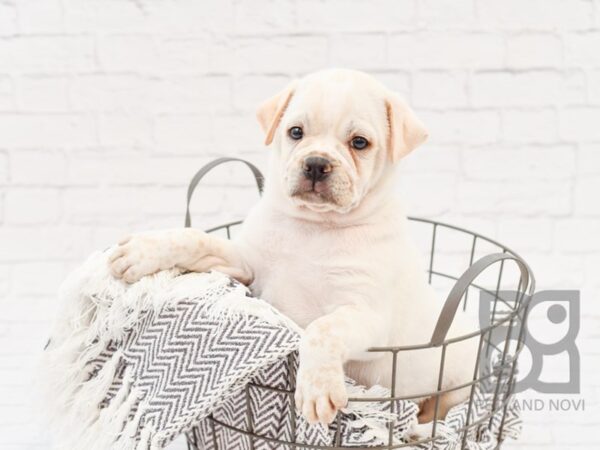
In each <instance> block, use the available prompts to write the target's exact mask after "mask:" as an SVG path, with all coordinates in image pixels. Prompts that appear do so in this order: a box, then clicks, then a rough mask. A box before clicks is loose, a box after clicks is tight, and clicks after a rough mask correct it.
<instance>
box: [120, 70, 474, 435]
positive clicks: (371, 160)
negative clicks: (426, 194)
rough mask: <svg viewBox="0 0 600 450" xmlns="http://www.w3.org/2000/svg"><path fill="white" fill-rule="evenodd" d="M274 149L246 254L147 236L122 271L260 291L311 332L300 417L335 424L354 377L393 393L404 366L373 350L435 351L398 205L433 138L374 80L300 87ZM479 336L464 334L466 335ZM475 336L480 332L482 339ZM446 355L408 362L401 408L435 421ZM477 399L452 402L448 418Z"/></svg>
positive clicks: (286, 101)
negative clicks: (412, 160)
mask: <svg viewBox="0 0 600 450" xmlns="http://www.w3.org/2000/svg"><path fill="white" fill-rule="evenodd" d="M257 116H258V121H259V123H260V125H261V127H262V130H263V131H264V133H265V136H266V139H265V142H266V145H270V146H272V147H273V149H272V150H271V151H272V153H271V156H272V157H271V161H270V165H269V169H268V176H267V183H266V187H265V191H264V195H263V197H262V198H261V200H260V201H259V203H258V204H257V205H256V206H255V207H254V208H253V209H252V211H251V212H250V214H249V215H248V217H247V219H246V220H245V222H244V224H243V226H242V229H241V232H240V233H239V235H238V236H237V237H236V239H235V240H234V241H227V240H224V239H221V238H219V237H216V236H212V235H210V234H206V233H204V232H202V231H199V230H193V229H180V230H170V231H158V232H148V233H142V234H136V235H133V236H131V237H129V238H127V239H125V240H123V241H121V242H120V245H119V246H118V247H117V249H116V250H115V252H114V254H113V255H112V257H111V269H112V273H113V274H114V275H115V276H116V277H119V278H122V279H123V280H125V281H127V282H129V283H133V282H135V281H137V280H139V279H140V278H141V277H143V276H145V275H149V274H152V273H154V272H157V271H159V270H162V269H168V268H172V267H179V268H182V269H184V270H188V271H196V272H204V271H209V270H213V269H214V270H218V271H221V272H224V273H226V274H229V275H231V276H232V277H235V278H236V279H238V280H240V281H241V282H243V283H245V284H247V285H249V286H250V287H251V289H252V291H253V293H254V294H256V295H257V296H260V297H261V298H263V299H265V300H267V301H269V302H270V303H272V304H273V305H274V306H275V307H276V308H278V309H279V310H280V311H281V312H283V313H284V314H286V315H288V316H289V317H291V318H292V319H293V320H295V321H296V322H297V323H298V324H299V325H300V326H302V327H303V328H304V329H305V333H304V336H303V338H302V341H301V346H300V366H299V370H298V374H297V385H296V393H295V399H296V405H297V407H298V408H299V410H300V411H301V412H302V414H303V415H304V416H305V417H306V418H307V419H308V420H309V421H310V422H317V421H319V422H321V423H324V424H328V423H330V422H331V421H332V420H333V419H334V417H335V415H336V413H337V411H338V409H340V408H341V407H343V406H345V405H346V403H347V401H348V397H347V393H346V389H345V386H344V369H345V372H346V373H347V374H348V375H349V376H350V377H352V378H354V379H355V380H357V381H358V382H360V383H362V384H365V385H373V384H375V383H380V384H383V385H387V386H391V385H392V380H391V373H392V370H391V366H392V360H391V354H389V353H381V352H380V353H376V352H367V349H368V348H370V347H380V346H404V345H413V344H425V343H427V342H428V341H429V339H430V338H431V335H432V333H433V329H434V326H435V323H436V320H437V317H438V314H439V311H440V310H441V303H442V302H441V300H440V299H439V298H437V297H436V295H434V292H433V290H432V288H431V287H430V286H429V284H428V283H427V280H426V277H425V272H424V270H423V266H422V264H421V261H420V257H419V253H418V251H417V249H416V247H415V246H414V245H413V243H412V242H411V240H410V238H409V234H408V230H407V220H406V217H405V215H404V212H403V209H402V207H401V205H400V204H399V202H398V201H397V200H396V199H395V197H394V195H393V193H392V191H393V174H394V169H395V166H396V164H397V163H398V161H399V160H400V159H401V158H403V157H404V156H406V155H407V154H408V153H410V152H411V151H412V150H414V149H415V148H416V147H418V146H419V145H420V144H421V143H423V142H424V141H425V139H426V138H427V131H426V130H425V127H424V126H423V124H422V123H421V122H420V121H419V120H418V119H417V117H416V116H415V114H414V113H413V112H412V111H411V109H409V108H408V106H407V105H406V104H405V103H404V102H403V101H402V100H401V99H400V98H399V97H398V96H397V95H396V94H394V93H392V92H390V91H389V90H388V89H386V88H385V87H384V86H383V85H381V84H380V83H379V82H377V81H376V80H375V79H373V78H371V77H370V76H368V75H366V74H364V73H360V72H355V71H350V70H327V71H322V72H317V73H314V74H311V75H308V76H306V77H305V78H303V79H301V80H298V81H295V82H292V83H291V84H290V85H289V86H288V87H287V88H285V89H284V90H283V91H282V92H280V93H278V94H277V95H275V96H274V97H272V98H270V99H268V100H267V101H265V102H264V103H263V104H262V105H261V106H260V107H259V109H258V113H257ZM464 331H465V326H464V324H462V323H458V324H455V326H454V334H462V332H464ZM469 331H470V330H469ZM473 344H474V342H469V341H465V342H462V343H459V344H453V345H451V346H449V347H448V351H447V354H446V357H445V366H444V372H443V373H444V376H443V383H442V387H443V388H450V387H455V386H459V385H460V384H462V383H465V382H468V381H470V379H471V377H472V375H473V365H469V364H467V362H471V361H473V362H474V359H475V358H474V349H473ZM439 366H440V348H434V349H426V350H415V351H410V352H400V353H398V355H397V367H398V370H397V371H396V373H397V376H396V380H395V393H396V395H397V396H401V395H403V396H408V395H412V394H416V395H419V397H417V398H415V400H416V401H420V402H421V406H422V410H421V415H420V421H431V420H432V419H433V417H434V412H433V410H434V405H435V402H434V401H431V400H428V399H427V397H423V396H420V395H422V394H424V393H428V392H432V391H435V390H436V389H437V387H438V373H439ZM467 392H468V390H467V389H457V390H454V391H450V392H448V393H446V394H444V395H442V396H440V399H439V402H438V408H439V409H438V416H437V417H440V418H441V417H444V416H445V414H446V412H447V411H448V409H449V408H450V407H451V406H453V405H455V404H457V403H458V402H460V401H462V400H463V399H464V398H465V397H466V395H467Z"/></svg>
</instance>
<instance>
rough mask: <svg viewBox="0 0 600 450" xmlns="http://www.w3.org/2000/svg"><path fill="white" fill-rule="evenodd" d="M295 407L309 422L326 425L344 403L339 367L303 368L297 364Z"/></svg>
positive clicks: (341, 372)
mask: <svg viewBox="0 0 600 450" xmlns="http://www.w3.org/2000/svg"><path fill="white" fill-rule="evenodd" d="M295 400H296V408H298V410H300V411H301V412H302V415H303V416H304V417H305V418H306V420H308V422H309V423H311V424H312V423H316V422H321V423H322V424H323V425H327V424H330V423H331V422H333V419H335V416H336V414H337V412H338V410H339V409H340V408H343V407H344V406H346V404H347V403H348V393H347V392H346V386H345V384H344V370H343V367H342V364H341V363H340V364H335V363H327V364H317V365H307V364H302V361H301V362H300V368H299V369H298V376H297V378H296V394H295Z"/></svg>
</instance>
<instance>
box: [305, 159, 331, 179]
mask: <svg viewBox="0 0 600 450" xmlns="http://www.w3.org/2000/svg"><path fill="white" fill-rule="evenodd" d="M302 170H303V172H304V176H305V177H306V178H308V179H309V180H312V182H313V183H316V182H317V181H323V180H324V179H325V178H327V177H328V176H329V174H330V173H331V163H330V162H329V161H328V160H326V159H325V158H321V157H320V156H311V157H309V158H306V159H305V160H304V166H303V167H302Z"/></svg>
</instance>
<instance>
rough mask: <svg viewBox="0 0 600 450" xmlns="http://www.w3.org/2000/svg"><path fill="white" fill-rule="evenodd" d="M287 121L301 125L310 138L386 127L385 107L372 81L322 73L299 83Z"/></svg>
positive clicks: (339, 74) (347, 74)
mask: <svg viewBox="0 0 600 450" xmlns="http://www.w3.org/2000/svg"><path fill="white" fill-rule="evenodd" d="M286 119H287V120H286V121H287V122H288V123H289V124H291V123H298V124H303V125H304V126H305V127H307V131H309V132H310V133H311V134H313V133H319V134H320V133H324V132H327V131H330V130H331V131H343V128H348V127H357V128H364V127H365V126H368V127H371V128H372V127H375V126H377V125H378V124H379V125H384V124H385V107H384V103H383V101H382V99H381V91H380V90H379V89H378V86H377V85H376V84H375V83H373V81H372V80H368V79H366V78H364V77H361V76H360V74H358V75H357V74H356V73H343V72H342V73H339V72H331V73H328V72H325V73H318V74H315V75H313V76H308V77H306V78H305V79H304V80H302V82H300V83H299V85H298V86H297V89H296V91H295V93H294V96H293V98H292V99H291V101H290V104H289V106H288V117H287V118H286ZM340 128H342V129H341V130H340Z"/></svg>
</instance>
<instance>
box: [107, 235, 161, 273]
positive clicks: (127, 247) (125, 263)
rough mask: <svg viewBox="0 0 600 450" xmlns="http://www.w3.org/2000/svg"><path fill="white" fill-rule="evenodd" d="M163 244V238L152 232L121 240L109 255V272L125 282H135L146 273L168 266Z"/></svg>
mask: <svg viewBox="0 0 600 450" xmlns="http://www.w3.org/2000/svg"><path fill="white" fill-rule="evenodd" d="M163 244H164V242H163V240H162V239H160V237H159V236H157V235H155V234H152V233H142V234H136V235H133V236H129V237H127V238H125V239H123V240H121V241H120V242H119V245H118V246H117V248H116V249H115V250H114V251H113V253H112V255H111V256H110V257H109V264H110V271H111V273H112V274H113V276H114V277H116V278H121V279H123V280H124V281H126V282H127V283H135V282H136V281H138V280H139V279H140V278H142V277H144V276H146V275H151V274H153V273H156V272H158V271H159V270H161V269H165V268H168V267H169V266H168V263H167V261H165V256H164V253H165V249H164V248H162V247H163Z"/></svg>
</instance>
